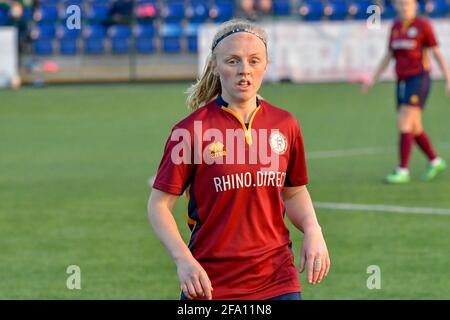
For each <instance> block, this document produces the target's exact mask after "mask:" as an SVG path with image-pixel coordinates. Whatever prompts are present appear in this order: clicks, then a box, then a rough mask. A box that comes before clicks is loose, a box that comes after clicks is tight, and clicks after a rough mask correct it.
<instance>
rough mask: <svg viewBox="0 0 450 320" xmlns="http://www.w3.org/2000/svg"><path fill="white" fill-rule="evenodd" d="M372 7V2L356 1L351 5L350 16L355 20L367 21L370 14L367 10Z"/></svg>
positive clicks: (366, 0)
mask: <svg viewBox="0 0 450 320" xmlns="http://www.w3.org/2000/svg"><path fill="white" fill-rule="evenodd" d="M371 5H372V2H371V1H370V0H356V1H353V2H352V3H351V4H350V5H349V13H350V16H351V17H352V18H353V19H355V20H366V19H367V18H368V17H369V15H370V14H368V13H367V8H368V7H369V6H371Z"/></svg>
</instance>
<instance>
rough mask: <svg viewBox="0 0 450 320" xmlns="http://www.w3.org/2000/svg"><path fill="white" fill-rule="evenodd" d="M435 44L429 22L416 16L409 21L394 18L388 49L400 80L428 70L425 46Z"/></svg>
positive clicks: (428, 46)
mask: <svg viewBox="0 0 450 320" xmlns="http://www.w3.org/2000/svg"><path fill="white" fill-rule="evenodd" d="M436 45H437V41H436V37H435V35H434V32H433V28H432V26H431V23H430V22H429V21H428V20H426V19H424V18H422V17H416V18H414V19H413V20H411V21H401V20H396V21H395V22H394V24H393V26H392V29H391V35H390V38H389V49H391V50H392V52H393V54H394V58H395V62H396V65H395V71H396V73H397V78H398V79H400V80H403V79H407V78H409V77H412V76H416V75H419V74H421V73H424V72H427V71H429V70H430V60H429V57H428V53H427V50H426V49H427V48H430V47H434V46H436Z"/></svg>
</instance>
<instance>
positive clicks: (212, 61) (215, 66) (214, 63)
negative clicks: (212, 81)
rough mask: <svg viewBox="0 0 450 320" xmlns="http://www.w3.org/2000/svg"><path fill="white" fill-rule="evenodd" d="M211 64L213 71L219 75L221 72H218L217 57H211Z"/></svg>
mask: <svg viewBox="0 0 450 320" xmlns="http://www.w3.org/2000/svg"><path fill="white" fill-rule="evenodd" d="M209 65H210V67H211V72H212V73H213V74H214V75H215V76H218V75H219V73H218V72H217V62H216V60H215V59H211V61H210V62H209Z"/></svg>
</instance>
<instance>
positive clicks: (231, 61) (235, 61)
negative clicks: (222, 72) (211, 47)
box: [227, 59, 238, 65]
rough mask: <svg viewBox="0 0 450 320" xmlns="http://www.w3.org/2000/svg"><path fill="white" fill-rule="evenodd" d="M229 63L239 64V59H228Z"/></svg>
mask: <svg viewBox="0 0 450 320" xmlns="http://www.w3.org/2000/svg"><path fill="white" fill-rule="evenodd" d="M227 63H228V64H231V65H234V64H237V63H238V61H237V59H230V60H228V61H227Z"/></svg>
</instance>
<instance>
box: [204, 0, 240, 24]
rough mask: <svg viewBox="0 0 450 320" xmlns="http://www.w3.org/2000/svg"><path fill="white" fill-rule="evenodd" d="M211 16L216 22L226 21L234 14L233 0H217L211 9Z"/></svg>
mask: <svg viewBox="0 0 450 320" xmlns="http://www.w3.org/2000/svg"><path fill="white" fill-rule="evenodd" d="M209 16H210V17H211V18H212V19H213V20H214V22H225V21H227V20H230V19H231V18H232V17H233V16H234V3H233V2H232V1H225V0H216V3H215V4H214V6H213V7H212V8H211V9H210V10H209Z"/></svg>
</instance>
